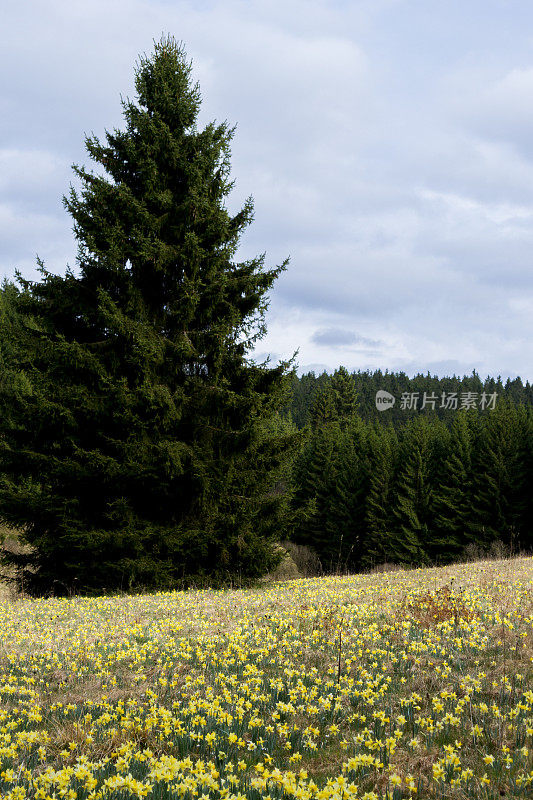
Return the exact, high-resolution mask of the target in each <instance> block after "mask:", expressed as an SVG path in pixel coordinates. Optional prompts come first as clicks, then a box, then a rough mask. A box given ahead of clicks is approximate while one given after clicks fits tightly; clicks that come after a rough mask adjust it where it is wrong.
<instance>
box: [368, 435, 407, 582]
mask: <svg viewBox="0 0 533 800" xmlns="http://www.w3.org/2000/svg"><path fill="white" fill-rule="evenodd" d="M398 449H399V446H398V437H397V435H396V432H395V430H394V428H393V426H392V425H388V426H382V425H379V424H376V425H375V426H374V427H371V428H370V431H369V469H368V490H367V496H366V530H367V541H366V548H365V553H364V556H363V559H362V564H363V565H364V566H370V565H371V564H376V563H379V562H382V561H385V560H386V558H387V557H388V555H389V546H388V543H389V540H390V538H391V533H390V532H391V530H394V529H395V527H396V519H395V518H394V517H393V514H392V508H393V504H394V495H393V488H394V485H395V475H396V469H397V463H398Z"/></svg>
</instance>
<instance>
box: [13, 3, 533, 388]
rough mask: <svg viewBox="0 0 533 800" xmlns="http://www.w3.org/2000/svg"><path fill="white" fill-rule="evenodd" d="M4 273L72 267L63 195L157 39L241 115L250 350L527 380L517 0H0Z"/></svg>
mask: <svg viewBox="0 0 533 800" xmlns="http://www.w3.org/2000/svg"><path fill="white" fill-rule="evenodd" d="M0 13H1V17H2V19H1V23H2V24H1V25H0V44H1V47H0V62H1V73H2V77H3V80H2V83H1V88H0V275H2V276H7V277H11V276H12V275H13V273H14V269H15V268H17V267H18V268H19V269H20V270H21V272H22V273H23V274H24V275H26V276H27V277H33V276H35V274H36V273H35V256H36V254H38V255H39V256H40V257H41V258H43V259H44V261H45V264H46V266H47V267H48V269H50V270H52V271H57V272H62V271H64V269H65V266H66V264H67V263H69V264H71V265H72V266H74V265H75V258H76V246H75V242H74V239H73V235H72V231H71V219H70V217H69V216H68V215H67V213H66V212H65V211H64V209H63V206H62V203H61V198H62V195H63V194H65V193H66V191H67V190H68V187H69V184H70V183H71V181H72V175H71V164H72V163H87V158H86V156H85V153H84V148H83V136H84V134H85V133H91V132H94V133H96V134H97V135H98V136H102V135H103V133H104V129H105V128H108V129H110V128H113V127H118V126H121V124H122V122H121V120H122V117H121V107H120V95H121V94H122V95H123V96H127V95H129V96H130V97H133V94H134V93H133V69H134V65H135V61H136V58H137V56H138V54H139V53H143V52H150V51H151V49H152V42H153V39H158V38H159V37H160V35H161V34H162V33H167V32H168V33H171V34H173V35H174V36H175V37H176V38H177V39H181V40H183V42H184V43H185V46H186V48H187V51H188V54H189V56H190V57H191V59H192V61H193V66H194V74H195V77H196V78H197V79H198V80H199V82H200V86H201V91H202V97H203V108H202V120H203V121H207V120H209V119H213V118H216V119H219V120H222V119H227V120H228V121H230V122H231V123H237V131H236V135H235V138H234V143H233V158H232V164H233V177H234V178H235V181H236V183H235V189H234V192H233V194H232V197H231V199H230V203H229V204H230V207H231V209H232V210H236V209H237V207H238V206H239V205H240V204H241V203H242V201H243V200H244V198H246V197H247V196H248V195H250V194H251V195H253V197H254V201H255V222H254V223H253V225H252V226H251V228H250V229H249V231H248V233H247V234H246V236H245V239H244V240H243V243H242V248H241V254H242V256H244V257H247V256H251V255H254V254H256V253H259V252H263V251H266V253H267V263H268V264H276V263H280V262H281V261H282V260H283V259H284V258H285V257H286V256H290V258H291V261H290V265H289V268H288V270H287V271H286V272H285V273H284V275H283V276H282V277H281V278H280V279H279V281H278V283H277V286H276V288H275V290H274V291H273V292H272V296H271V305H270V310H269V314H268V318H267V323H268V335H267V337H266V338H265V339H264V340H263V341H262V342H261V344H260V347H259V348H258V356H261V357H262V356H263V355H264V354H265V353H270V354H271V355H272V358H273V359H277V358H280V357H287V356H290V355H291V354H292V353H293V352H294V351H295V350H296V349H298V350H299V354H298V363H299V365H300V370H307V369H310V368H314V369H322V368H328V369H333V368H335V367H336V366H338V365H339V364H344V365H346V366H347V367H349V368H350V369H367V368H370V369H373V368H377V367H381V368H383V369H384V368H389V369H404V370H405V371H407V372H408V373H410V374H413V373H414V372H416V371H419V370H420V371H424V372H425V371H427V370H430V371H431V372H432V373H436V374H438V375H445V374H451V373H453V372H455V373H460V374H463V373H470V372H471V371H472V369H474V368H475V369H476V370H477V371H478V372H480V373H481V374H482V375H486V374H493V375H497V374H501V375H503V376H507V375H510V376H515V375H517V374H518V375H521V376H522V377H523V378H524V379H525V378H528V379H529V380H532V379H533V343H532V342H533V3H531V0H446V2H442V0H338V1H337V2H333V0H330V2H326V0H323V2H316V1H315V0H305V1H303V2H301V1H300V0H273V1H271V0H240V1H237V0H220V2H208V0H190V2H182V1H181V0H113V2H109V0H105V1H104V0H91V2H88V0H83V2H80V0H31V2H28V3H24V2H21V1H20V0H2V9H1V12H0Z"/></svg>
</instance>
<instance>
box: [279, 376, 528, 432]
mask: <svg viewBox="0 0 533 800" xmlns="http://www.w3.org/2000/svg"><path fill="white" fill-rule="evenodd" d="M352 377H353V380H354V384H355V390H356V392H357V398H358V413H359V416H360V417H361V418H362V419H363V420H366V421H370V422H371V421H375V422H378V421H379V422H387V423H388V422H392V424H393V425H394V426H395V427H396V426H398V425H402V424H403V423H405V422H407V420H409V419H412V418H414V417H418V416H419V415H420V414H425V415H426V414H427V415H432V416H437V417H438V418H439V419H441V420H443V421H445V422H446V423H447V424H448V425H450V424H451V423H452V422H453V420H454V417H455V410H456V409H455V408H453V405H454V402H453V397H452V395H453V394H455V395H456V396H457V408H460V407H461V404H462V403H463V404H464V403H467V402H468V401H467V398H466V397H465V396H466V395H467V394H470V395H473V397H471V398H470V401H471V404H472V405H476V406H481V405H482V395H483V393H485V395H486V396H487V402H488V398H489V397H490V396H492V395H494V394H496V395H497V397H496V400H497V401H498V402H499V401H500V400H502V399H505V400H510V401H511V402H513V403H525V404H528V405H532V404H533V386H532V385H531V384H530V383H529V382H527V381H526V383H523V382H522V380H521V378H514V379H512V380H511V379H510V378H508V379H507V380H506V381H505V383H504V382H503V381H502V380H501V378H486V379H485V380H481V378H480V376H479V375H478V374H477V373H476V372H475V371H474V372H473V373H472V375H466V376H464V377H461V378H459V377H456V376H455V375H454V376H453V377H449V378H446V377H445V378H438V377H437V376H435V375H429V374H427V375H423V374H418V375H415V376H414V377H413V378H410V377H409V376H408V375H406V373H405V372H388V371H385V372H383V371H382V370H375V371H374V372H370V371H366V372H361V371H358V372H353V373H352ZM330 378H331V376H330V375H328V373H327V372H322V373H321V374H319V375H315V373H314V372H308V373H306V374H305V375H302V376H301V377H299V376H298V375H297V374H296V372H294V373H293V375H292V395H291V401H290V403H289V404H288V405H287V407H286V409H285V413H286V414H288V415H289V416H290V418H291V419H292V420H293V422H294V423H295V425H296V426H297V427H298V428H303V427H304V426H305V425H306V424H307V422H308V421H309V417H310V414H311V409H312V408H313V404H314V402H315V400H316V398H317V396H318V395H319V394H320V393H321V392H322V390H323V389H324V388H325V387H326V386H328V384H329V382H330ZM378 391H386V392H388V393H389V394H391V395H393V397H394V398H395V403H394V405H393V406H392V407H387V408H386V410H384V411H379V410H378V409H377V407H376V393H377V392H378ZM424 393H425V394H426V405H425V407H424V408H423V407H422V406H423V404H424ZM443 394H444V395H445V397H444V400H443ZM403 395H415V397H414V398H413V400H412V401H409V400H408V399H407V398H406V401H407V402H411V404H412V406H413V407H411V408H408V407H402V396H403ZM432 395H434V397H435V402H434V405H433V404H432V403H431V402H429V401H430V398H431V396H432Z"/></svg>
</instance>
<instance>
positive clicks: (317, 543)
mask: <svg viewBox="0 0 533 800" xmlns="http://www.w3.org/2000/svg"><path fill="white" fill-rule="evenodd" d="M359 377H360V376H357V375H356V376H350V375H349V374H348V373H347V371H346V370H338V371H337V372H336V373H335V374H334V375H333V376H331V378H329V377H327V376H326V378H327V380H326V379H323V380H322V382H321V384H320V385H319V387H317V389H316V391H315V393H314V400H313V402H312V404H311V408H310V411H309V414H308V417H309V425H308V429H307V431H308V432H307V437H308V439H307V444H306V446H305V448H304V450H303V452H302V454H301V456H300V458H299V459H298V460H297V462H296V469H295V473H294V485H295V497H294V502H295V504H296V505H297V506H299V507H300V508H303V507H304V505H305V503H308V504H309V503H311V504H312V508H313V513H312V514H310V515H307V517H305V518H304V520H303V522H302V524H300V525H299V526H298V527H297V529H296V531H295V536H296V538H297V540H298V542H300V543H303V544H307V545H310V546H311V547H312V548H314V549H315V551H316V552H317V553H318V554H319V556H320V559H321V561H322V565H323V567H324V569H326V570H334V571H335V570H339V569H341V570H342V569H346V568H348V569H359V568H362V567H369V566H372V565H373V564H376V563H380V562H384V561H392V562H396V563H402V564H427V563H446V562H449V561H451V560H454V559H457V558H461V557H462V556H464V555H465V553H466V552H467V551H468V550H469V549H471V548H474V550H475V551H476V552H480V553H483V552H489V551H490V549H491V547H493V546H494V544H495V543H496V542H501V543H502V544H503V545H504V546H505V547H507V548H508V551H510V552H515V551H517V550H518V549H520V548H522V549H526V550H527V549H531V546H532V544H533V501H532V499H531V498H532V495H533V492H532V485H533V421H532V420H533V411H532V408H531V405H529V403H528V400H527V396H525V395H524V392H523V387H522V389H520V386H521V383H520V385H518V383H517V382H516V381H515V382H512V384H511V387H510V388H509V391H513V392H519V398H518V399H517V398H515V400H514V401H511V400H510V399H506V397H505V391H504V390H502V392H500V389H502V387H501V384H498V382H495V381H492V380H491V379H488V380H487V381H486V382H485V384H484V387H485V390H486V392H487V393H492V392H494V391H496V392H498V396H499V397H498V400H497V402H496V406H495V408H490V410H488V409H485V410H480V408H477V409H476V408H472V409H469V410H465V409H463V410H449V411H447V412H446V413H447V414H448V415H449V419H448V418H444V417H443V418H442V419H440V418H439V417H440V415H439V414H437V413H436V410H432V409H430V410H428V412H427V413H426V412H425V411H420V410H419V411H413V412H405V411H401V413H402V414H405V413H407V416H406V417H405V418H404V420H403V423H402V424H401V425H400V424H396V425H394V424H393V423H394V418H393V417H391V415H389V413H388V412H384V413H382V414H380V416H379V419H380V421H381V424H379V423H378V422H376V423H374V422H370V421H364V420H363V419H362V418H361V416H360V414H361V411H360V409H361V406H362V405H363V407H364V401H362V402H357V401H356V400H355V390H354V389H355V385H357V381H358V378H359ZM302 380H303V379H302ZM474 380H478V379H477V376H474ZM307 382H308V383H309V377H308V376H307ZM442 385H443V386H445V387H446V388H445V389H443V391H445V392H446V393H448V392H452V391H456V392H457V393H458V398H459V403H460V400H461V396H460V395H461V387H460V386H459V387H457V386H455V385H454V384H453V382H451V383H449V382H447V381H446V379H443V380H442ZM339 387H342V388H341V389H339ZM377 388H380V387H379V386H378V387H377ZM377 388H376V389H374V388H373V389H372V391H375V390H377ZM389 388H390V389H391V391H392V393H395V394H396V396H397V397H398V396H399V395H398V391H399V390H398V387H396V388H394V387H393V386H392V385H390V384H389ZM481 389H482V390H483V387H481ZM482 390H481V391H480V392H479V400H480V399H481V394H482ZM404 391H407V389H404ZM409 391H418V392H419V395H420V397H421V398H422V397H423V393H424V391H425V392H427V395H430V394H432V393H434V394H436V395H437V396H439V392H438V387H436V386H433V387H432V388H428V387H427V386H426V385H424V383H423V382H421V383H420V384H419V385H418V386H417V385H414V386H413V385H412V386H411V387H409ZM465 391H474V389H465ZM502 393H503V397H500V394H502ZM339 396H342V397H349V398H350V401H349V402H348V403H343V402H339ZM374 397H375V394H374ZM372 399H373V398H372ZM357 400H359V397H358V396H357ZM378 413H379V412H378ZM387 423H388V424H387ZM447 423H448V424H447Z"/></svg>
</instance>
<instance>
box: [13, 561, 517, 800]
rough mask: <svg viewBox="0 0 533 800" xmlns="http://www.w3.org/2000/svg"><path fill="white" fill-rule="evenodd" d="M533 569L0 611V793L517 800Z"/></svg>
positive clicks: (475, 568)
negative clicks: (501, 799)
mask: <svg viewBox="0 0 533 800" xmlns="http://www.w3.org/2000/svg"><path fill="white" fill-rule="evenodd" d="M532 676H533V559H527V558H523V559H516V560H514V561H502V562H498V561H495V562H479V563H475V564H469V565H459V566H454V567H449V568H444V569H426V570H414V571H405V572H403V571H400V572H394V573H384V574H374V575H359V576H351V577H329V578H322V579H307V580H295V581H289V582H285V583H278V584H271V585H266V586H264V587H262V588H259V589H256V590H246V591H231V592H214V591H201V592H175V593H164V594H163V593H162V594H155V595H149V596H128V597H101V598H94V599H85V598H71V599H61V600H54V599H48V600H30V599H24V598H19V599H15V600H13V599H7V598H6V599H5V600H3V601H0V792H1V797H3V798H10V799H11V800H22V798H39V800H46V799H47V798H60V797H65V798H68V799H69V800H78V799H79V800H82V798H108V797H109V798H127V797H147V798H154V800H155V798H171V797H176V798H184V800H189V799H190V800H192V799H193V798H200V799H202V798H203V800H207V798H213V800H215V799H218V798H227V800H244V799H245V798H249V800H259V798H272V800H277V799H278V798H279V799H280V800H281V798H287V799H289V798H297V799H298V800H305V799H306V798H319V800H329V799H330V798H332V799H335V800H337V799H338V800H340V799H341V798H354V800H355V798H363V800H372V799H373V798H389V800H399V799H400V798H404V797H405V798H407V797H410V796H412V797H417V798H426V797H427V798H429V797H432V798H433V797H435V798H458V799H459V798H478V797H479V798H501V797H506V798H515V797H516V798H518V797H521V798H527V797H529V798H531V797H533V687H532Z"/></svg>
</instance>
